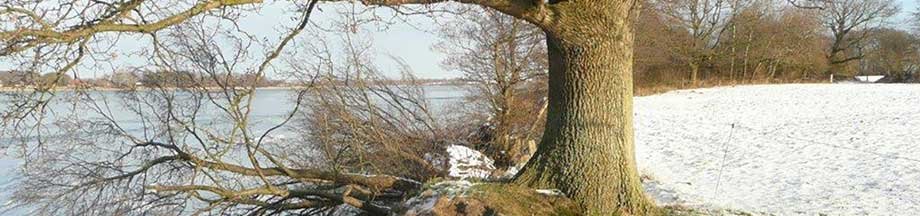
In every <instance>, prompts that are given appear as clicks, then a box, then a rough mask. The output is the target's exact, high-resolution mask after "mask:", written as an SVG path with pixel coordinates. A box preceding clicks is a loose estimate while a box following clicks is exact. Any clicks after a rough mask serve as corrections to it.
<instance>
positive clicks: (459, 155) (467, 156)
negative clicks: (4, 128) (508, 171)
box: [447, 145, 495, 179]
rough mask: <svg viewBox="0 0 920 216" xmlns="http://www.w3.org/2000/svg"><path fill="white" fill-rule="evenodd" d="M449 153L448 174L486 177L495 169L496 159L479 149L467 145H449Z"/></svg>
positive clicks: (460, 177)
mask: <svg viewBox="0 0 920 216" xmlns="http://www.w3.org/2000/svg"><path fill="white" fill-rule="evenodd" d="M447 154H448V155H449V160H448V164H449V165H450V169H449V170H448V171H449V172H448V176H450V177H454V178H459V179H469V178H479V179H485V178H489V176H491V175H492V172H493V171H495V166H494V165H493V163H494V161H493V160H492V159H489V157H487V156H486V155H484V154H482V153H481V152H479V151H476V150H473V149H471V148H469V147H466V146H461V145H450V146H448V147H447Z"/></svg>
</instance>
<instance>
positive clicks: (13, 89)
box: [0, 83, 464, 92]
mask: <svg viewBox="0 0 920 216" xmlns="http://www.w3.org/2000/svg"><path fill="white" fill-rule="evenodd" d="M419 86H422V87H424V86H464V84H441V83H438V84H423V85H419ZM245 88H246V87H238V88H236V89H245ZM304 88H305V87H298V86H266V87H256V88H255V89H256V90H299V89H304ZM155 89H166V90H179V89H183V90H207V91H212V90H213V91H216V90H223V88H221V87H200V88H180V87H162V88H149V87H137V88H113V87H79V88H75V87H58V88H53V89H51V90H50V91H52V92H66V91H76V90H89V91H113V92H114V91H137V90H141V91H146V90H155ZM35 90H36V88H35V87H34V86H25V87H8V86H4V87H0V92H34V91H35Z"/></svg>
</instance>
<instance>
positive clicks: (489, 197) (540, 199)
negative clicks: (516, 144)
mask: <svg viewBox="0 0 920 216" xmlns="http://www.w3.org/2000/svg"><path fill="white" fill-rule="evenodd" d="M469 195H470V196H469V197H468V198H469V199H474V200H477V201H480V202H482V203H485V204H486V205H487V206H488V208H490V209H492V210H494V211H495V213H497V214H501V215H581V213H580V211H579V209H578V207H577V206H576V205H575V203H573V202H572V201H571V200H569V199H567V198H565V197H560V196H551V195H546V194H541V193H537V192H536V190H534V189H531V188H526V187H522V186H518V185H514V184H496V183H484V184H478V185H476V186H474V187H473V188H472V190H471V193H470V194H469Z"/></svg>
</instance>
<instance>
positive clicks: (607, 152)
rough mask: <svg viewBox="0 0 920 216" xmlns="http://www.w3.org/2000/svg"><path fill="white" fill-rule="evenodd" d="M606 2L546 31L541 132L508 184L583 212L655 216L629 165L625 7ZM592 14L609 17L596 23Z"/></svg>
mask: <svg viewBox="0 0 920 216" xmlns="http://www.w3.org/2000/svg"><path fill="white" fill-rule="evenodd" d="M598 4H601V3H598ZM605 4H609V5H605V6H607V7H611V5H610V3H605ZM587 5H590V4H587ZM601 5H603V4H601ZM612 5H613V6H612V7H611V8H590V9H586V8H580V9H581V10H579V11H587V12H586V13H582V14H579V15H578V16H579V17H578V18H579V19H578V20H577V21H575V20H572V22H574V23H565V24H566V25H563V26H565V27H567V28H563V29H550V30H547V34H546V35H547V48H548V54H549V98H548V99H549V101H548V103H549V105H548V112H547V122H546V128H545V131H544V136H543V140H542V141H541V142H540V145H539V148H538V150H537V152H536V154H535V155H534V157H533V158H532V159H531V160H530V162H529V163H528V164H527V165H526V166H525V167H524V169H523V170H522V171H521V174H520V175H519V176H518V177H517V178H516V179H515V181H516V182H517V183H520V184H524V185H528V186H530V187H533V188H553V189H559V190H561V191H563V192H565V193H566V194H567V195H568V197H569V198H571V199H572V200H573V201H575V202H576V203H578V204H579V205H580V206H581V207H582V208H584V210H585V211H586V212H585V213H586V214H587V215H649V214H655V212H654V211H655V208H654V205H653V204H652V202H651V201H650V200H649V199H647V198H646V197H645V195H644V194H643V189H642V184H641V182H640V180H639V174H638V170H637V168H636V164H635V150H634V146H633V124H632V122H633V119H632V116H633V110H632V106H633V101H632V97H633V95H632V94H633V88H632V85H633V83H632V64H633V63H632V62H633V56H632V54H633V53H632V48H633V38H632V30H631V29H630V19H629V18H628V15H629V13H624V12H623V10H627V9H629V8H621V7H624V5H625V4H620V5H617V4H612ZM627 7H628V6H627ZM594 10H597V11H594ZM592 11H594V12H600V13H608V15H606V16H605V18H608V19H612V20H598V18H597V17H596V16H591V15H590V13H589V12H592ZM617 12H620V13H617Z"/></svg>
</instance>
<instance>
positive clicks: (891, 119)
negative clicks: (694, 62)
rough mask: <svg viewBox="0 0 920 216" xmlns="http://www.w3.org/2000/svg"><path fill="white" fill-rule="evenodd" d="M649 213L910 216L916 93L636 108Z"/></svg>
mask: <svg viewBox="0 0 920 216" xmlns="http://www.w3.org/2000/svg"><path fill="white" fill-rule="evenodd" d="M635 113H636V117H635V126H636V135H637V136H636V151H637V160H638V163H639V167H640V171H641V172H642V173H643V174H646V175H649V176H651V178H653V180H654V182H658V183H657V184H656V185H652V187H653V188H652V189H650V190H652V191H653V194H655V196H656V198H657V199H658V200H659V204H683V205H688V206H698V207H711V208H729V209H738V210H743V211H748V212H765V213H771V214H778V215H817V214H829V215H904V214H908V215H910V214H916V213H918V212H920V85H869V84H834V85H831V84H802V85H799V84H796V85H761V86H738V87H723V88H712V89H699V90H683V91H675V92H670V93H666V94H661V95H654V96H648V97H639V98H636V100H635Z"/></svg>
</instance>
